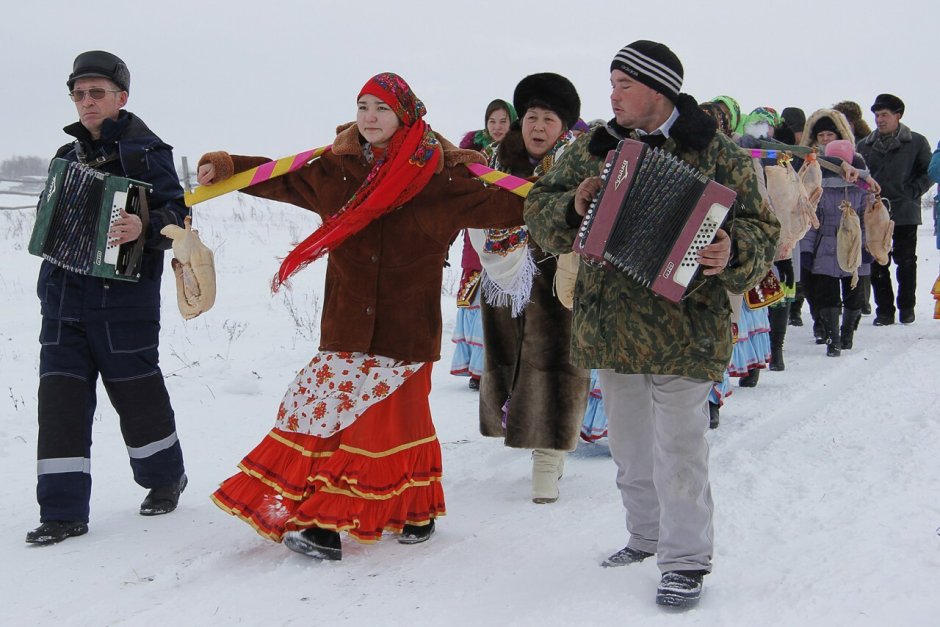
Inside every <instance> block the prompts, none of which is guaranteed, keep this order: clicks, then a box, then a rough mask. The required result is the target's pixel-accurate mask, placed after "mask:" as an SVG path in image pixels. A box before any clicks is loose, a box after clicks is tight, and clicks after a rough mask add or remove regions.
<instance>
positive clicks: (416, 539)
mask: <svg viewBox="0 0 940 627" xmlns="http://www.w3.org/2000/svg"><path fill="white" fill-rule="evenodd" d="M432 533H434V519H433V518H432V519H431V521H430V522H429V523H428V524H426V525H405V527H404V528H403V529H402V530H401V535H400V536H398V542H399V544H420V543H422V542H426V541H427V539H428V538H430V537H431V534H432Z"/></svg>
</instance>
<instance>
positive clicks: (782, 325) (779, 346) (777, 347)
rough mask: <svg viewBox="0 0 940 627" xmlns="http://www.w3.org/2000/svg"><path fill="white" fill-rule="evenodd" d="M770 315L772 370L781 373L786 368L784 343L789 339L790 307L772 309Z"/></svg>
mask: <svg viewBox="0 0 940 627" xmlns="http://www.w3.org/2000/svg"><path fill="white" fill-rule="evenodd" d="M768 313H769V315H770V366H769V367H770V369H771V370H773V371H775V372H779V371H781V370H784V369H785V368H786V366H785V364H784V363H783V341H784V340H785V339H786V337H787V320H788V319H789V318H790V305H789V304H787V305H781V306H780V307H771V308H770V311H769V312H768Z"/></svg>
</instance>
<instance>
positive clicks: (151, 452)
mask: <svg viewBox="0 0 940 627" xmlns="http://www.w3.org/2000/svg"><path fill="white" fill-rule="evenodd" d="M72 70H73V71H72V73H71V74H70V75H69V78H68V81H67V85H68V88H69V95H70V97H71V99H72V101H73V102H74V103H75V107H76V110H77V112H78V115H79V121H78V122H76V123H74V124H71V125H69V126H67V127H65V129H64V131H65V132H66V133H67V134H69V135H71V136H73V137H74V138H75V140H74V141H73V142H72V143H70V144H66V145H64V146H62V147H61V148H60V149H59V150H58V152H57V153H56V157H57V158H61V159H65V160H66V161H70V162H79V163H81V164H84V165H86V166H88V167H91V168H95V169H97V170H101V171H103V172H107V173H109V174H113V175H117V176H121V177H125V178H131V179H135V180H138V181H143V182H145V183H149V184H150V185H151V186H152V189H151V190H150V192H149V193H148V203H147V204H148V205H149V206H150V211H149V221H148V223H147V224H145V222H144V221H142V220H141V218H140V217H139V216H138V215H134V214H128V213H127V212H125V211H124V210H123V209H122V210H121V212H120V215H119V217H117V219H115V220H114V221H113V222H112V223H111V227H110V230H109V232H108V235H109V237H110V238H111V242H112V243H115V244H126V243H129V242H134V241H136V240H138V239H139V238H144V248H143V254H142V262H141V266H140V277H139V279H138V280H137V281H136V282H131V281H123V280H112V279H104V278H100V277H93V276H89V275H84V274H79V273H76V272H73V271H71V270H68V269H65V268H63V267H60V265H57V264H56V263H53V262H51V261H49V260H46V261H43V263H42V266H41V268H40V271H39V280H38V283H37V293H38V296H39V301H40V306H41V313H42V326H41V331H40V338H39V341H40V344H41V349H40V354H39V394H38V400H39V436H38V465H37V473H38V481H37V488H36V496H37V500H38V501H39V510H40V523H41V524H40V525H39V527H37V528H36V529H34V530H32V531H30V532H29V533H28V534H27V535H26V541H27V542H29V543H32V544H40V545H42V544H54V543H56V542H60V541H62V540H65V539H66V538H68V537H71V536H78V535H82V534H84V533H87V531H88V518H89V500H90V497H91V472H90V466H91V431H92V420H93V417H94V413H95V406H96V392H95V389H96V386H97V380H98V375H99V374H100V375H101V378H102V381H103V383H104V387H105V390H107V393H108V397H109V398H110V400H111V404H112V405H113V406H114V408H115V410H116V411H117V413H118V416H119V417H120V423H121V433H122V434H123V436H124V442H125V444H126V445H127V451H128V455H129V457H130V465H131V469H132V471H133V475H134V480H135V481H136V482H137V483H138V484H139V485H141V486H142V487H144V488H147V489H149V493H148V494H147V496H146V498H145V499H144V501H143V503H142V504H141V506H140V514H141V515H145V516H150V515H157V514H165V513H168V512H171V511H173V510H174V509H175V508H176V505H177V503H178V500H179V495H180V493H181V492H182V491H183V489H184V488H185V487H186V475H185V473H184V468H183V454H182V450H181V448H180V443H179V439H178V437H177V434H176V423H175V417H174V413H173V408H172V406H171V404H170V397H169V394H168V392H167V389H166V386H165V385H164V382H163V374H162V372H161V371H160V367H159V365H158V362H159V356H158V348H159V332H160V322H159V320H160V282H161V277H162V274H163V257H164V250H166V249H168V248H169V247H170V245H171V242H170V240H169V239H167V238H165V237H164V236H163V235H161V234H160V229H162V228H163V227H164V226H166V225H170V224H175V225H178V226H182V224H183V218H184V217H185V216H186V213H187V210H186V207H185V206H184V204H183V190H182V188H181V187H180V183H179V179H178V177H177V175H176V171H175V169H174V167H173V152H172V147H171V146H169V145H167V144H165V143H164V142H163V141H162V140H161V139H160V138H159V137H157V136H156V135H155V134H154V133H153V132H152V131H151V130H150V129H149V128H147V125H146V124H144V122H143V120H141V119H140V118H139V117H137V116H135V115H134V114H133V113H130V112H128V111H125V110H124V109H123V107H124V105H125V104H126V103H127V99H128V93H129V89H130V72H129V71H128V69H127V66H126V65H125V64H124V62H123V61H122V60H121V59H120V58H118V57H117V56H115V55H113V54H111V53H109V52H104V51H100V50H96V51H90V52H85V53H82V54H80V55H78V57H76V59H75V62H74V64H73V67H72ZM41 203H42V200H40V204H41Z"/></svg>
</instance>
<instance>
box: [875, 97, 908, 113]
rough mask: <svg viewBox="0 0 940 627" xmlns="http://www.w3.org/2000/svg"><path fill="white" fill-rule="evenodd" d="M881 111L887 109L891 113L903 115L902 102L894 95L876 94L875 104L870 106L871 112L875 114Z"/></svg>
mask: <svg viewBox="0 0 940 627" xmlns="http://www.w3.org/2000/svg"><path fill="white" fill-rule="evenodd" d="M882 109H887V110H888V111H890V112H891V113H900V114H901V115H904V101H903V100H901V99H900V98H898V97H897V96H895V95H894V94H878V95H877V96H875V104H873V105H872V106H871V112H872V113H875V112H877V111H881V110H882Z"/></svg>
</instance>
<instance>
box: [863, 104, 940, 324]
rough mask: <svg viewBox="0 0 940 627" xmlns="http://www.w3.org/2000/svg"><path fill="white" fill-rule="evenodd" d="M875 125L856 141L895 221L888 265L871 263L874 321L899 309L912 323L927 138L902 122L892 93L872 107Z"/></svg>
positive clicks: (889, 320)
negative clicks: (893, 269) (893, 271)
mask: <svg viewBox="0 0 940 627" xmlns="http://www.w3.org/2000/svg"><path fill="white" fill-rule="evenodd" d="M871 111H872V113H874V114H875V125H876V127H877V128H876V129H875V130H874V131H872V132H871V134H870V135H868V137H866V138H865V139H863V140H861V141H859V142H858V146H857V149H858V152H859V153H861V155H862V156H863V157H864V158H865V161H866V162H867V163H868V167H869V169H870V170H871V175H872V177H873V178H874V179H875V180H876V181H878V183H879V184H880V185H881V190H882V191H881V195H882V197H883V198H886V199H887V200H888V203H889V205H890V206H889V208H888V211H889V212H890V213H891V219H892V220H894V238H893V247H892V250H891V253H890V254H889V258H888V265H885V266H883V265H881V264H879V263H877V262H875V263H873V264H872V269H871V286H872V291H873V292H874V294H875V323H874V324H875V326H877V327H880V326H885V325H889V324H894V319H895V313H896V311H897V310H900V313H899V319H900V321H901V323H902V324H910V323H912V322H914V305H915V302H916V289H917V227H918V226H919V225H920V224H921V215H920V214H921V207H920V197H921V196H923V195H924V194H925V193H926V192H927V190H928V189H930V178H929V177H928V176H927V167H928V166H929V165H930V144H928V143H927V139H926V138H925V137H924V136H923V135H920V134H919V133H915V132H913V131H911V129H909V128H908V127H907V126H905V125H904V124H901V116H903V115H904V102H902V101H901V99H900V98H898V97H897V96H894V95H892V94H880V95H878V96H877V97H876V98H875V103H874V104H873V105H872V106H871ZM892 260H893V261H894V263H895V264H897V279H898V294H897V308H895V298H894V289H893V288H892V285H891V271H890V267H891V261H892Z"/></svg>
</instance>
